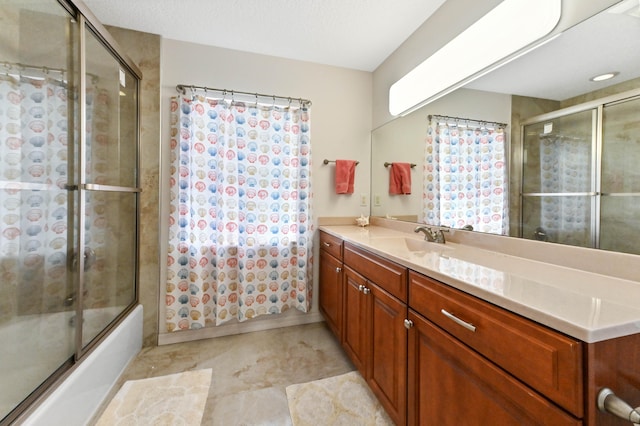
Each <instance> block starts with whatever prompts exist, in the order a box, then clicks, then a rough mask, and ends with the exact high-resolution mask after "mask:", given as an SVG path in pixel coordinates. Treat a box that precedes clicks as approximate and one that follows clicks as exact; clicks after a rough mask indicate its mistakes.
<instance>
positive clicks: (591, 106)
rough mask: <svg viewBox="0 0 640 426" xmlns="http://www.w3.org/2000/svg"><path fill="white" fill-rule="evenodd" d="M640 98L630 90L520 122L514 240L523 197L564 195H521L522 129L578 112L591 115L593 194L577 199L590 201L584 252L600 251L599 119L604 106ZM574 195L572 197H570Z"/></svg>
mask: <svg viewBox="0 0 640 426" xmlns="http://www.w3.org/2000/svg"><path fill="white" fill-rule="evenodd" d="M638 98H640V89H632V90H628V91H625V92H621V93H617V94H614V95H609V96H605V97H602V98H599V99H595V100H593V101H588V102H584V103H581V104H578V105H573V106H570V107H567V108H562V109H559V110H556V111H553V112H549V113H546V114H540V115H537V116H534V117H530V118H527V119H526V120H522V122H521V123H520V141H519V142H520V146H519V154H520V164H519V168H520V170H519V179H520V182H519V198H520V212H519V224H518V228H519V229H518V237H520V238H524V236H523V224H524V208H523V206H524V198H525V197H540V196H553V195H556V196H562V195H567V194H564V193H548V194H547V193H525V192H524V189H523V187H524V164H523V162H524V137H525V126H528V125H531V124H540V123H542V122H545V121H549V120H554V119H558V118H561V117H565V116H568V115H571V114H576V113H580V112H585V111H590V110H593V111H595V118H594V119H592V131H593V134H592V147H591V150H592V158H591V167H592V171H591V189H592V190H593V191H590V192H585V193H580V195H584V196H590V197H591V203H590V204H591V209H592V214H591V224H590V228H591V229H590V230H591V241H592V245H591V247H587V248H596V249H599V248H600V221H601V216H600V213H601V212H600V210H601V198H602V196H603V195H607V194H603V193H602V188H601V186H602V148H603V142H604V141H603V131H604V126H603V124H604V123H603V119H604V108H605V106H608V105H612V104H617V103H621V102H627V101H631V100H634V99H638ZM570 195H576V194H573V193H572V194H570Z"/></svg>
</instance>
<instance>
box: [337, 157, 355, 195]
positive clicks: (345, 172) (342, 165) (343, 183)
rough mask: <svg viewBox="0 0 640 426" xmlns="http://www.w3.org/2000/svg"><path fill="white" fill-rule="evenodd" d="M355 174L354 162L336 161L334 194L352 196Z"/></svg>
mask: <svg viewBox="0 0 640 426" xmlns="http://www.w3.org/2000/svg"><path fill="white" fill-rule="evenodd" d="M355 174H356V162H355V161H354V160H336V194H353V181H354V178H355Z"/></svg>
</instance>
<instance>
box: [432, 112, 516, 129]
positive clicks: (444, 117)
mask: <svg viewBox="0 0 640 426" xmlns="http://www.w3.org/2000/svg"><path fill="white" fill-rule="evenodd" d="M427 118H428V119H429V121H431V119H433V118H435V119H436V120H444V121H454V122H455V123H456V125H457V124H458V123H460V122H462V123H466V124H469V123H476V124H479V125H480V126H487V125H493V126H495V127H501V128H505V127H507V123H496V122H493V121H485V120H476V119H474V118H463V117H452V116H449V115H431V114H430V115H428V116H427Z"/></svg>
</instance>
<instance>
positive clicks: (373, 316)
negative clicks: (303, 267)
mask: <svg viewBox="0 0 640 426" xmlns="http://www.w3.org/2000/svg"><path fill="white" fill-rule="evenodd" d="M320 241H321V249H320V277H321V278H320V281H321V284H320V309H321V310H322V313H323V314H324V316H325V318H326V319H327V323H329V326H330V327H331V329H332V330H333V332H334V333H335V334H336V336H338V338H340V339H341V343H342V346H343V348H344V350H345V351H346V352H347V354H348V355H349V356H350V357H351V360H352V361H353V363H354V365H355V366H356V367H357V368H358V370H359V371H360V372H361V374H362V375H363V377H364V378H365V379H366V380H367V383H368V384H369V386H370V388H371V389H372V390H373V392H374V393H375V395H376V396H377V397H378V399H379V401H380V402H381V404H382V405H383V406H384V408H385V410H386V411H387V413H388V414H389V416H390V417H391V418H392V419H393V420H394V422H395V423H396V424H398V425H404V424H409V425H438V426H440V425H445V426H446V425H460V424H464V425H478V426H485V425H529V424H531V425H534V424H535V425H552V426H556V425H584V426H618V425H619V426H623V425H627V424H630V423H629V422H627V421H625V420H623V419H619V418H617V417H615V416H613V415H612V414H609V413H604V412H601V411H599V410H598V408H597V406H596V400H597V396H598V393H599V392H600V390H602V389H603V388H605V387H607V388H610V389H611V390H612V391H613V392H614V393H615V394H616V395H617V396H618V397H620V398H622V399H623V400H625V401H627V402H628V403H629V404H631V405H632V406H633V407H636V406H638V405H640V395H639V394H638V389H640V333H637V334H633V335H629V336H624V337H619V338H615V339H609V340H604V341H599V342H595V343H585V342H581V341H579V340H576V339H574V338H571V337H568V336H566V335H563V334H562V333H559V332H556V331H555V330H552V329H550V328H548V327H545V326H542V325H540V324H537V323H535V322H534V321H531V320H528V319H526V318H524V317H521V316H519V315H516V314H513V313H511V312H508V311H507V310H505V309H503V308H500V307H498V306H495V305H492V304H491V303H488V302H486V301H484V300H481V299H479V298H477V297H474V296H471V295H469V294H466V293H464V292H462V291H460V290H457V289H455V288H453V287H451V286H448V285H446V284H443V283H440V282H438V281H436V280H434V279H432V278H429V277H427V276H425V275H422V274H420V273H417V272H414V271H410V270H407V269H406V268H404V267H403V266H401V265H398V264H395V263H393V262H391V261H389V260H387V259H384V258H382V257H381V256H378V255H376V254H374V253H371V252H369V251H367V250H364V249H361V248H359V247H358V246H356V245H353V244H350V243H343V242H342V240H341V239H340V238H336V237H334V236H332V235H329V234H326V233H324V232H320ZM443 311H445V312H446V314H445V313H444V312H443ZM452 317H453V318H452ZM405 319H407V321H408V322H409V325H410V327H409V330H408V331H407V329H406V328H405V323H404V321H405ZM411 324H412V325H411Z"/></svg>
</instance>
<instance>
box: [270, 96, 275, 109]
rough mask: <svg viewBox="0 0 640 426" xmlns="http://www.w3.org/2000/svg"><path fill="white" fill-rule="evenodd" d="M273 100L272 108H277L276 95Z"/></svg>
mask: <svg viewBox="0 0 640 426" xmlns="http://www.w3.org/2000/svg"><path fill="white" fill-rule="evenodd" d="M271 98H272V99H273V103H272V104H271V108H275V107H276V97H275V95H274V96H271Z"/></svg>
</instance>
